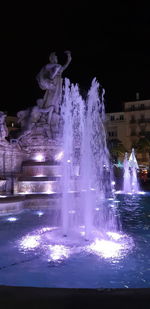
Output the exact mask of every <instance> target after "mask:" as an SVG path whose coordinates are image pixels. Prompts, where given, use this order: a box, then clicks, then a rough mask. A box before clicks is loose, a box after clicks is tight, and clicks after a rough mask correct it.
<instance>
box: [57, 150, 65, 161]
mask: <svg viewBox="0 0 150 309" xmlns="http://www.w3.org/2000/svg"><path fill="white" fill-rule="evenodd" d="M63 156H64V152H63V151H60V152H59V153H57V154H56V155H55V160H56V161H60V160H61V159H62V158H63Z"/></svg>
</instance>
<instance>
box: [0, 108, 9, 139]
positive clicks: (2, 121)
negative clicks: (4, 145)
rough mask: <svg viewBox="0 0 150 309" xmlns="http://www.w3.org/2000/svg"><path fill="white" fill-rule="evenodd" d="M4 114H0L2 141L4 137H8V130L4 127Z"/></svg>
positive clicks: (0, 136) (0, 135)
mask: <svg viewBox="0 0 150 309" xmlns="http://www.w3.org/2000/svg"><path fill="white" fill-rule="evenodd" d="M5 118H6V114H5V113H4V112H0V139H1V140H4V139H5V137H7V136H8V129H7V126H6V121H5Z"/></svg>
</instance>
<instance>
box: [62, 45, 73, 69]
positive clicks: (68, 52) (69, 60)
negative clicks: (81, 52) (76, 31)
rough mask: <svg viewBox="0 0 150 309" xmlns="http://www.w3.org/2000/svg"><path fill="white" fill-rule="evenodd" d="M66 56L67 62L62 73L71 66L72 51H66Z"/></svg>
mask: <svg viewBox="0 0 150 309" xmlns="http://www.w3.org/2000/svg"><path fill="white" fill-rule="evenodd" d="M65 54H66V55H67V62H66V63H65V64H64V65H63V67H62V72H63V71H64V70H66V68H67V67H68V65H69V64H70V62H71V60H72V58H71V52H70V50H66V51H65Z"/></svg>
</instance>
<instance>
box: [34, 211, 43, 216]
mask: <svg viewBox="0 0 150 309" xmlns="http://www.w3.org/2000/svg"><path fill="white" fill-rule="evenodd" d="M36 214H37V215H38V216H39V217H41V216H43V215H44V212H43V211H37V212H36Z"/></svg>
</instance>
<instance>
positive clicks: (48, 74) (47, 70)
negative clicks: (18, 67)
mask: <svg viewBox="0 0 150 309" xmlns="http://www.w3.org/2000/svg"><path fill="white" fill-rule="evenodd" d="M65 54H66V55H67V61H66V63H65V64H64V65H60V64H58V59H57V56H56V54H55V52H53V53H51V54H50V57H49V60H50V63H48V64H46V65H45V66H44V67H43V68H42V69H41V71H40V72H39V74H38V75H37V81H38V84H39V87H40V88H41V89H42V90H45V94H44V98H43V104H42V106H41V107H42V109H43V112H45V113H47V112H48V119H47V121H48V123H49V125H50V124H51V120H52V114H53V113H56V114H59V107H60V103H61V99H62V77H61V76H62V73H63V71H64V70H65V69H66V68H67V67H68V65H69V63H70V62H71V53H70V51H65Z"/></svg>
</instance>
